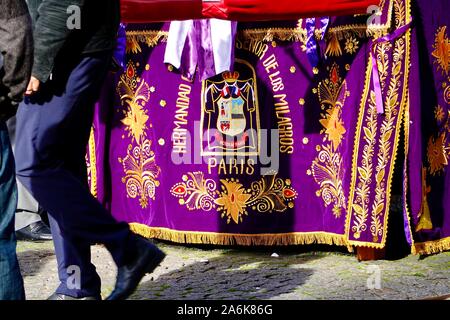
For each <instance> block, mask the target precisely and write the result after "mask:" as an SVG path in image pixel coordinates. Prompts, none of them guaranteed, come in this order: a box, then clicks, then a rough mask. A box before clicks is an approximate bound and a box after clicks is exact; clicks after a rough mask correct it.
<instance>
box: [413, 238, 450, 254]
mask: <svg viewBox="0 0 450 320" xmlns="http://www.w3.org/2000/svg"><path fill="white" fill-rule="evenodd" d="M448 250H450V237H447V238H444V239H440V240H435V241H427V242H417V243H415V244H414V245H413V247H412V253H413V254H433V253H440V252H443V251H448Z"/></svg>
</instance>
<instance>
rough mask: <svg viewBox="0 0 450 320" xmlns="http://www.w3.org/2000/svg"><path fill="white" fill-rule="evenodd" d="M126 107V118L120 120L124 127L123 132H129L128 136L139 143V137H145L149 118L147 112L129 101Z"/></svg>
mask: <svg viewBox="0 0 450 320" xmlns="http://www.w3.org/2000/svg"><path fill="white" fill-rule="evenodd" d="M128 106H129V108H128V111H127V113H126V117H125V118H124V119H122V123H123V124H124V125H125V126H126V129H125V130H126V131H128V132H129V136H133V138H134V139H135V140H136V142H139V139H140V137H141V136H145V135H146V133H145V129H147V125H146V124H147V121H148V119H149V116H148V115H147V111H146V110H144V109H143V107H141V106H140V105H139V104H137V103H136V102H133V101H130V102H129V103H128Z"/></svg>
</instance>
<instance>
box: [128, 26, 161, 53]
mask: <svg viewBox="0 0 450 320" xmlns="http://www.w3.org/2000/svg"><path fill="white" fill-rule="evenodd" d="M168 37H169V32H167V31H159V30H141V31H127V53H139V52H141V51H142V48H141V45H140V44H141V43H145V44H146V45H147V46H148V47H149V48H152V47H155V46H156V45H157V44H158V43H159V42H166V41H167V38H168Z"/></svg>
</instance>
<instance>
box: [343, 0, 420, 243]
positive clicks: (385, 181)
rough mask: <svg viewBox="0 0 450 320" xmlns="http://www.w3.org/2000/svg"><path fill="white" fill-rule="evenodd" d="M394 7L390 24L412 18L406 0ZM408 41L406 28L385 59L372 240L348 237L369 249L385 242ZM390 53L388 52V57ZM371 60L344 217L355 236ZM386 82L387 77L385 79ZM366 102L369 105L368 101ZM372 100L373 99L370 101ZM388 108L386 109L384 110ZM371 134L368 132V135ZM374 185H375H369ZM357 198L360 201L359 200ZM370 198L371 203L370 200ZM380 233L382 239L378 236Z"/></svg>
mask: <svg viewBox="0 0 450 320" xmlns="http://www.w3.org/2000/svg"><path fill="white" fill-rule="evenodd" d="M391 3H393V7H394V9H395V20H394V22H395V24H394V26H393V27H395V28H399V27H401V26H403V25H405V24H406V23H408V22H409V21H410V19H411V13H410V10H411V3H410V1H409V0H395V1H391ZM410 40H411V31H410V30H407V31H406V33H405V35H403V36H401V37H400V38H398V39H397V40H395V47H394V48H393V49H392V58H390V61H388V65H391V64H392V68H391V69H390V71H389V75H388V76H389V77H390V80H389V86H387V85H386V88H385V90H383V91H384V92H385V95H386V101H385V103H384V104H385V106H387V108H385V112H386V113H385V115H384V116H383V117H381V116H380V117H377V122H378V119H380V120H381V119H383V122H382V123H381V124H378V125H380V127H378V125H377V132H378V133H379V134H380V136H379V137H378V138H377V139H376V140H377V141H379V146H378V148H375V150H376V153H374V156H373V157H372V158H373V159H374V166H375V161H376V166H375V167H374V173H373V175H372V177H370V179H373V180H371V181H370V185H371V187H370V190H373V189H372V188H374V191H375V194H373V195H371V197H369V203H368V207H370V209H369V210H370V211H371V226H370V229H369V230H370V232H371V235H372V239H371V240H366V241H359V240H358V241H357V240H350V243H352V244H353V245H357V246H368V247H372V248H383V247H384V246H385V243H386V230H387V227H388V212H389V205H390V192H391V191H390V190H391V181H392V175H393V170H394V163H395V158H396V154H397V147H398V141H399V135H400V128H399V127H400V126H399V121H401V119H402V118H403V116H404V112H407V109H406V108H407V106H408V82H407V79H408V75H409V67H410V64H409V62H410V51H409V50H410ZM390 56H391V54H389V55H388V57H390ZM371 69H372V59H371V57H369V59H368V66H367V69H366V80H365V86H364V92H363V94H362V99H361V104H360V109H359V110H360V112H359V120H358V126H357V128H356V135H355V148H354V151H353V166H352V182H351V186H350V195H349V199H350V200H349V206H348V210H349V212H348V214H347V220H346V226H345V229H346V234H347V235H348V237H351V236H352V237H353V238H354V239H356V238H355V237H354V235H350V232H351V231H355V230H353V227H352V225H353V226H354V225H355V223H354V220H355V219H356V217H357V216H358V214H357V213H355V209H354V208H353V204H354V203H356V200H357V197H358V195H357V194H356V191H357V188H360V187H361V178H362V176H363V175H364V173H361V172H360V170H359V168H360V167H361V161H362V160H361V158H360V157H361V154H362V152H363V151H364V148H367V144H366V145H364V144H363V143H361V142H362V139H364V138H363V136H362V134H361V133H364V134H365V135H368V134H369V133H368V132H366V131H367V130H365V128H367V127H368V126H367V124H366V121H367V110H368V109H369V106H370V99H371V98H370V99H369V100H368V98H369V93H370V88H371V85H372V83H371V73H372V70H371ZM384 82H386V80H385V81H384ZM368 103H369V106H367V104H368ZM372 103H373V101H372ZM387 109H389V110H387ZM369 135H370V134H369ZM372 183H374V184H375V187H373V186H372ZM358 201H359V200H358ZM370 201H372V203H370ZM357 236H359V237H358V239H359V238H360V237H362V233H361V234H357ZM380 236H381V238H380Z"/></svg>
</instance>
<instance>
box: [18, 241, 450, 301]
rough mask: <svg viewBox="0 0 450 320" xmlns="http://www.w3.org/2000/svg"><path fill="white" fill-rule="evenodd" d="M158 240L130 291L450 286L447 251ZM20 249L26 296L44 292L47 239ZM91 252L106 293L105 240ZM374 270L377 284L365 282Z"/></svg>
mask: <svg viewBox="0 0 450 320" xmlns="http://www.w3.org/2000/svg"><path fill="white" fill-rule="evenodd" d="M158 246H159V247H160V248H161V249H162V250H164V251H165V252H166V253H167V258H166V259H165V260H164V261H163V263H162V265H161V266H160V267H158V268H157V269H156V270H155V272H154V273H153V274H151V275H147V276H146V277H145V278H144V279H143V280H142V282H141V284H140V286H139V288H138V289H137V291H136V292H135V293H134V295H133V296H132V297H131V299H164V300H168V299H171V300H184V299H189V300H202V299H219V300H222V299H223V300H237V299H245V300H249V299H250V300H251V299H256V300H258V299H283V300H301V299H424V298H429V297H435V296H442V295H448V294H450V252H445V253H441V254H438V255H433V256H429V257H426V258H424V259H421V258H420V257H418V256H412V255H411V256H408V257H406V258H403V259H400V260H395V261H384V260H383V261H372V262H358V261H357V260H356V258H355V256H354V255H353V254H348V253H346V252H344V251H340V250H339V249H333V248H332V247H289V248H279V247H278V248H273V247H272V248H242V247H241V248H223V247H220V248H218V247H205V246H181V245H173V244H168V243H162V242H158ZM273 253H276V254H277V255H278V257H276V255H273ZM18 256H19V261H20V265H21V269H22V274H23V276H24V279H25V290H26V293H27V299H32V300H36V299H46V298H47V297H48V296H49V295H50V294H51V293H52V292H53V291H54V289H55V288H56V286H57V284H58V279H57V271H56V260H55V256H54V252H53V245H52V244H51V242H41V243H32V242H19V243H18ZM92 257H93V262H94V264H95V265H96V266H97V270H98V273H99V274H100V276H101V279H102V283H103V288H102V295H103V296H104V297H105V296H106V295H108V294H109V293H110V292H111V290H112V289H113V286H114V282H115V274H116V269H115V266H114V263H113V262H112V259H111V257H110V255H109V253H108V252H107V251H106V250H105V249H104V248H103V247H101V246H95V247H93V249H92ZM378 271H379V272H380V275H381V282H380V286H381V288H379V289H377V288H375V289H369V287H370V285H373V284H375V285H376V281H371V280H373V279H375V278H374V276H376V274H377V273H378ZM371 276H372V277H371ZM368 279H371V280H369V281H368ZM368 283H369V286H368Z"/></svg>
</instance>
